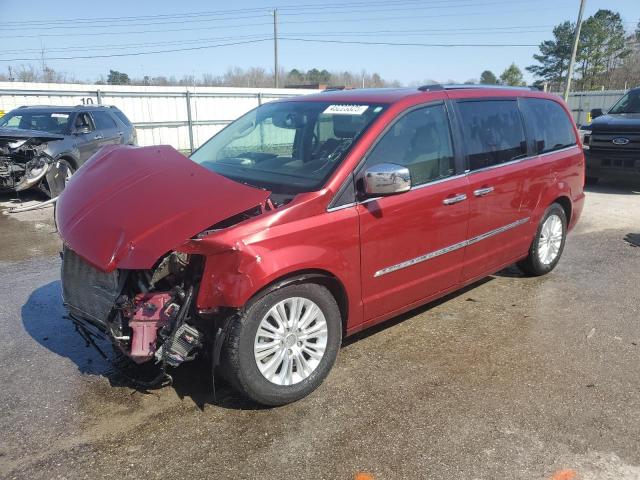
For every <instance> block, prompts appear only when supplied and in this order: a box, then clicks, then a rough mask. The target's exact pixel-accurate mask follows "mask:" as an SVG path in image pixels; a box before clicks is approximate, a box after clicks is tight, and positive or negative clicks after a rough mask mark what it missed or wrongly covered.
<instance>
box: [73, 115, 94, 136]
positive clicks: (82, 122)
mask: <svg viewBox="0 0 640 480" xmlns="http://www.w3.org/2000/svg"><path fill="white" fill-rule="evenodd" d="M75 129H76V130H86V131H87V132H92V131H93V130H94V127H93V120H91V117H90V116H89V114H88V113H85V112H81V113H79V114H78V116H77V117H76V121H75Z"/></svg>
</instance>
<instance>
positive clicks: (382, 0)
mask: <svg viewBox="0 0 640 480" xmlns="http://www.w3.org/2000/svg"><path fill="white" fill-rule="evenodd" d="M453 1H454V2H456V1H466V2H467V3H468V2H469V1H470V0H453ZM512 3H513V2H512ZM520 3H533V2H530V1H529V0H525V1H522V2H520ZM435 4H445V5H446V6H452V0H431V1H429V0H427V1H425V0H373V1H369V2H367V1H358V2H334V3H309V4H296V5H293V6H286V5H269V6H265V7H263V8H259V7H258V8H241V9H233V10H210V11H201V12H188V13H172V14H157V15H138V16H121V17H93V18H86V17H80V18H78V17H76V18H66V19H54V20H35V19H30V20H24V21H18V20H14V21H3V26H5V27H7V26H14V25H16V26H19V25H28V26H33V25H55V24H60V23H72V24H73V25H72V26H76V25H77V24H78V23H85V24H86V23H88V24H93V23H104V22H114V21H116V22H122V21H124V22H127V21H136V20H146V19H160V18H166V19H178V18H193V17H201V16H224V15H233V14H244V13H255V12H270V11H272V10H273V9H274V8H277V9H279V10H283V11H292V12H293V11H301V10H314V9H321V10H323V11H325V10H327V9H330V8H332V7H339V8H347V7H349V8H352V7H353V8H356V7H363V8H370V7H372V6H378V5H383V6H389V5H418V6H424V5H435Z"/></svg>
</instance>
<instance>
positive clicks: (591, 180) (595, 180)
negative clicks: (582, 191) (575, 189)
mask: <svg viewBox="0 0 640 480" xmlns="http://www.w3.org/2000/svg"><path fill="white" fill-rule="evenodd" d="M599 181H600V178H599V177H586V178H585V180H584V183H585V184H586V185H591V186H593V185H597V184H598V182H599Z"/></svg>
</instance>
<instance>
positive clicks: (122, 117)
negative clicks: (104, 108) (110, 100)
mask: <svg viewBox="0 0 640 480" xmlns="http://www.w3.org/2000/svg"><path fill="white" fill-rule="evenodd" d="M111 113H112V114H113V115H115V116H116V117H117V118H118V119H119V120H120V121H121V122H122V123H124V124H125V125H126V126H128V127H130V126H131V121H130V120H129V119H128V118H127V116H126V115H125V114H124V113H122V112H121V111H120V110H115V109H112V110H111Z"/></svg>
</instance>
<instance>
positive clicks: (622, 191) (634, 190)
mask: <svg viewBox="0 0 640 480" xmlns="http://www.w3.org/2000/svg"><path fill="white" fill-rule="evenodd" d="M584 190H585V192H593V193H605V194H612V195H640V184H638V182H633V181H629V180H616V181H612V180H605V179H602V180H600V181H599V182H598V184H597V185H585V187H584Z"/></svg>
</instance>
